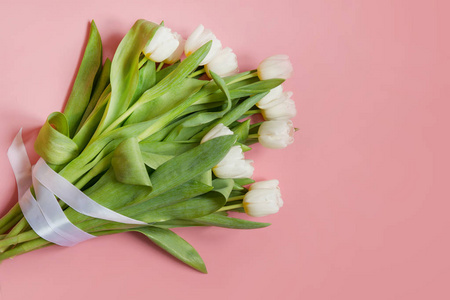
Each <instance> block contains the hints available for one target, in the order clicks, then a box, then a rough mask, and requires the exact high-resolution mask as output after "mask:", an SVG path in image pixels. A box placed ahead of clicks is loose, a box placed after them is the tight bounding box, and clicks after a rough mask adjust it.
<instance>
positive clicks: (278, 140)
mask: <svg viewBox="0 0 450 300" xmlns="http://www.w3.org/2000/svg"><path fill="white" fill-rule="evenodd" d="M258 134H259V137H258V140H259V143H260V144H261V145H263V146H264V147H266V148H272V149H281V148H286V147H287V146H288V145H290V144H292V143H293V142H294V126H293V123H292V121H291V120H287V121H266V122H263V123H262V124H261V126H260V127H259V130H258Z"/></svg>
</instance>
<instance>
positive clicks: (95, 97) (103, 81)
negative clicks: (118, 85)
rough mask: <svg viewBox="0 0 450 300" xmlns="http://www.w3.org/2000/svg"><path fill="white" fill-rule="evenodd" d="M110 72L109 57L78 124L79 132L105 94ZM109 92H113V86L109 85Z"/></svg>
mask: <svg viewBox="0 0 450 300" xmlns="http://www.w3.org/2000/svg"><path fill="white" fill-rule="evenodd" d="M110 73H111V61H110V60H109V59H108V58H107V59H106V61H105V64H104V65H103V68H102V70H101V72H100V75H99V76H98V79H96V82H95V86H94V88H93V90H92V95H91V100H90V101H89V105H88V106H87V108H86V110H85V111H84V114H83V117H82V118H81V121H80V124H79V125H78V128H77V132H78V131H79V130H80V128H81V127H82V126H83V124H84V122H85V121H86V119H87V118H88V117H89V116H90V114H91V113H92V111H93V110H94V108H95V107H96V106H97V103H98V101H99V100H100V98H101V96H102V95H103V92H104V91H105V89H106V88H107V87H108V86H109V78H110ZM109 92H111V86H109ZM109 92H108V93H109Z"/></svg>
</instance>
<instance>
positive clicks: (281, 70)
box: [258, 55, 293, 80]
mask: <svg viewBox="0 0 450 300" xmlns="http://www.w3.org/2000/svg"><path fill="white" fill-rule="evenodd" d="M292 71H293V67H292V64H291V61H290V60H289V56H287V55H274V56H270V57H268V58H266V59H264V60H263V61H262V62H261V63H260V64H259V66H258V77H259V79H261V80H266V79H273V78H282V79H288V78H289V77H291V75H292Z"/></svg>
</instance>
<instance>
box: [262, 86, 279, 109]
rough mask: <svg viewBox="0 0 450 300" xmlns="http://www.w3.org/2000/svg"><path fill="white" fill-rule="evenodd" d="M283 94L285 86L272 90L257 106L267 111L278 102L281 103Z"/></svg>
mask: <svg viewBox="0 0 450 300" xmlns="http://www.w3.org/2000/svg"><path fill="white" fill-rule="evenodd" d="M282 94H283V86H282V85H279V86H277V87H275V88H273V89H271V90H270V92H269V93H268V94H267V95H265V96H264V97H263V98H262V99H261V100H259V102H258V103H256V106H258V108H260V109H266V108H268V107H271V106H274V105H275V104H276V103H277V102H279V100H280V98H281V95H282Z"/></svg>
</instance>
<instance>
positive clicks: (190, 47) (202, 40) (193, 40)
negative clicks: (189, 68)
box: [184, 24, 222, 66]
mask: <svg viewBox="0 0 450 300" xmlns="http://www.w3.org/2000/svg"><path fill="white" fill-rule="evenodd" d="M209 41H212V45H211V49H210V50H209V52H208V54H207V55H206V56H205V58H204V59H203V60H202V61H201V62H200V66H203V65H206V64H207V63H209V62H210V61H211V60H212V59H213V58H214V57H215V56H216V55H217V53H218V52H219V50H220V49H221V48H222V43H221V42H220V40H219V39H218V38H216V36H215V35H214V34H213V33H212V31H211V30H209V29H205V27H204V26H203V25H201V24H200V25H198V27H197V28H196V29H195V30H194V32H192V33H191V35H190V36H189V37H188V39H187V40H186V44H185V45H184V53H185V54H186V56H189V55H191V54H192V53H194V52H195V51H197V50H198V49H199V48H200V47H201V46H203V45H204V44H206V43H207V42H209Z"/></svg>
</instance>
